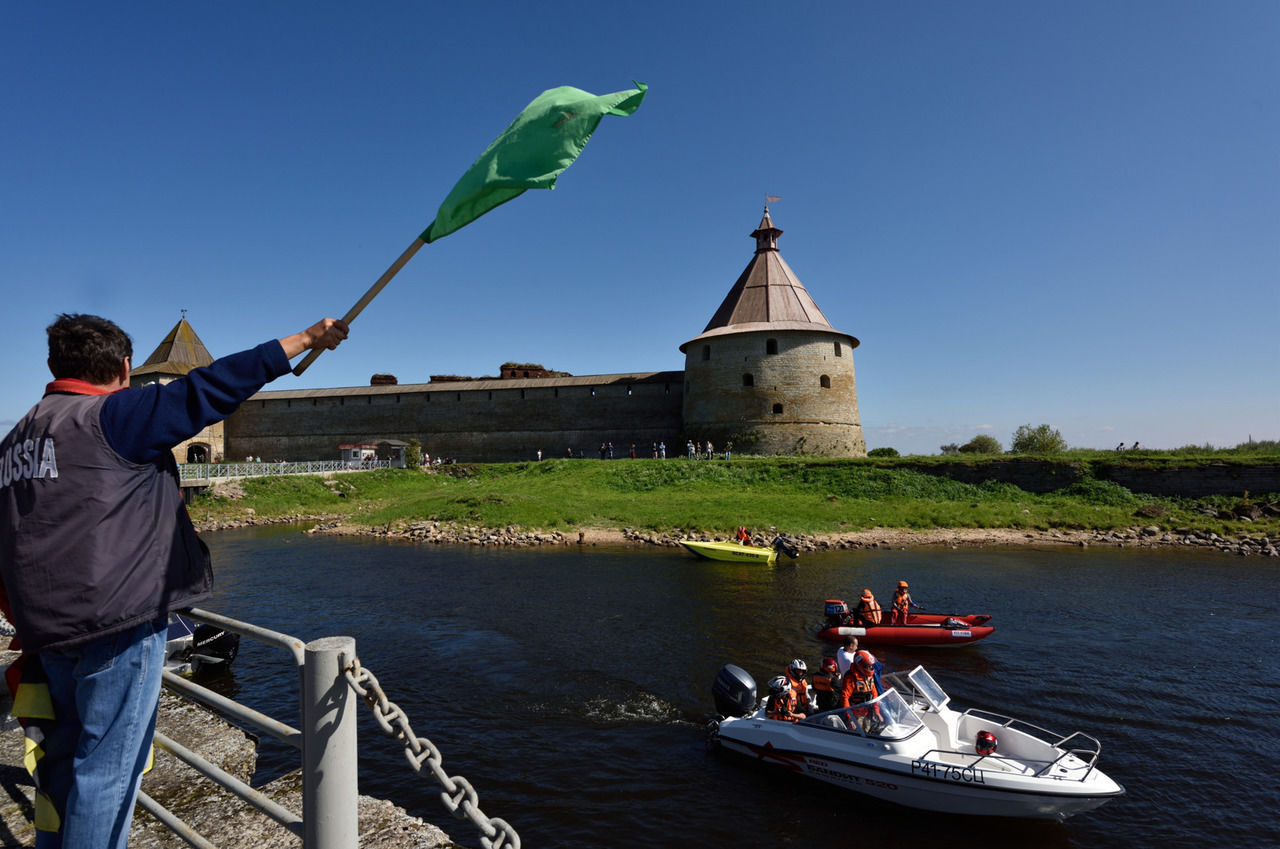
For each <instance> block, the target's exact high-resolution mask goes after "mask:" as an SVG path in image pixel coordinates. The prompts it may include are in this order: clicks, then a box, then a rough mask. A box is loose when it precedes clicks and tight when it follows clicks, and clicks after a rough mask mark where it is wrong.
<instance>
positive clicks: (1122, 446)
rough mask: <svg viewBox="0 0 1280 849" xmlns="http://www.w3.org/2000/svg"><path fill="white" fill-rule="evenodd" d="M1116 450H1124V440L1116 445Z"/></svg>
mask: <svg viewBox="0 0 1280 849" xmlns="http://www.w3.org/2000/svg"><path fill="white" fill-rule="evenodd" d="M1116 450H1117V451H1123V450H1124V443H1123V442H1121V443H1120V444H1119V445H1117V446H1116Z"/></svg>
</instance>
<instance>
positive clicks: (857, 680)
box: [840, 664, 880, 707]
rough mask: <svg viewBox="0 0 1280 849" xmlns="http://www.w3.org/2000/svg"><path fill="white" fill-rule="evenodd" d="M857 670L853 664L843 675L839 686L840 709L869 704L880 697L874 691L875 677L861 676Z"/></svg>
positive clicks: (878, 693)
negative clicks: (864, 703)
mask: <svg viewBox="0 0 1280 849" xmlns="http://www.w3.org/2000/svg"><path fill="white" fill-rule="evenodd" d="M857 670H858V666H857V665H856V664H855V665H853V666H850V667H849V671H848V672H846V673H845V674H844V681H842V682H841V684H840V707H848V706H849V705H857V704H862V703H863V702H869V701H871V700H872V699H874V698H875V697H876V696H878V695H880V691H879V690H877V689H876V676H875V675H874V674H873V673H867V674H866V675H863V674H861V673H860V672H858V671H857Z"/></svg>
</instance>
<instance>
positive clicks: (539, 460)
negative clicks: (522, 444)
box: [538, 448, 542, 463]
mask: <svg viewBox="0 0 1280 849" xmlns="http://www.w3.org/2000/svg"><path fill="white" fill-rule="evenodd" d="M538 462H539V463H541V462H542V449H541V448H539V449H538Z"/></svg>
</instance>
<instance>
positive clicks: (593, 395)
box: [591, 386, 596, 398]
mask: <svg viewBox="0 0 1280 849" xmlns="http://www.w3.org/2000/svg"><path fill="white" fill-rule="evenodd" d="M591 397H592V398H594V397H596V388H595V387H594V386H593V387H591Z"/></svg>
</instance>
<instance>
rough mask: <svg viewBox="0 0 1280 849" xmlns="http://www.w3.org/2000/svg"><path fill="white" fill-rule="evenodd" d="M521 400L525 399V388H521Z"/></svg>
mask: <svg viewBox="0 0 1280 849" xmlns="http://www.w3.org/2000/svg"><path fill="white" fill-rule="evenodd" d="M520 400H521V401H523V400H524V390H523V389H521V390H520Z"/></svg>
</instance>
